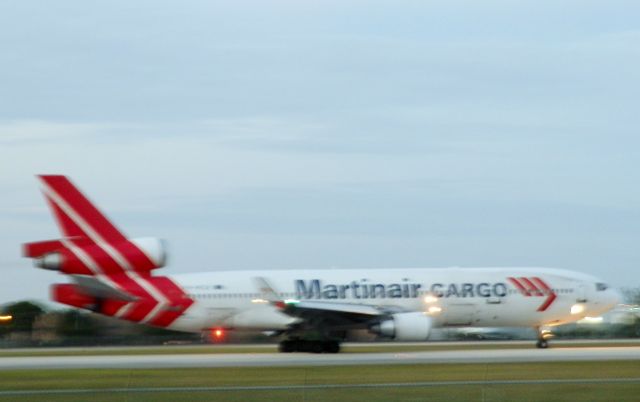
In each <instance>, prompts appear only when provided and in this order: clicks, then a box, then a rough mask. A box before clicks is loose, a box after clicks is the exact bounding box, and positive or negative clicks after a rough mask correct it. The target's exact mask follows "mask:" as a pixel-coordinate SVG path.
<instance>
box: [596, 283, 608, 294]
mask: <svg viewBox="0 0 640 402" xmlns="http://www.w3.org/2000/svg"><path fill="white" fill-rule="evenodd" d="M608 287H609V286H607V284H606V283H602V282H598V283H596V290H597V291H598V292H602V291H604V290H607V288H608Z"/></svg>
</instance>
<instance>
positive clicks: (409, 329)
mask: <svg viewBox="0 0 640 402" xmlns="http://www.w3.org/2000/svg"><path fill="white" fill-rule="evenodd" d="M432 327H433V321H432V318H431V317H429V316H427V315H425V314H424V313H422V312H419V311H418V312H411V313H397V314H393V315H391V318H389V319H386V320H384V321H382V322H380V323H379V324H377V325H375V326H373V327H372V328H371V332H373V333H375V334H378V335H382V336H386V337H389V338H392V339H395V340H397V341H424V340H426V339H427V338H429V333H430V332H431V328H432Z"/></svg>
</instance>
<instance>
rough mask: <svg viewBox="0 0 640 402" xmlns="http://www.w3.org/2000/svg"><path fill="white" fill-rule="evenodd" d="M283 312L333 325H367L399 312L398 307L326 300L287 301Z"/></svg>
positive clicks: (313, 321) (308, 320)
mask: <svg viewBox="0 0 640 402" xmlns="http://www.w3.org/2000/svg"><path fill="white" fill-rule="evenodd" d="M283 312H284V313H285V314H288V315H290V316H293V317H299V318H301V319H303V320H304V321H306V322H307V323H309V324H317V323H322V324H323V325H327V326H331V327H343V328H357V327H366V326H367V325H368V324H370V323H371V322H373V321H377V320H378V319H379V318H380V317H383V316H387V315H389V314H393V313H395V312H398V309H397V308H396V307H391V306H390V307H382V306H381V307H376V306H372V305H368V304H355V303H332V302H324V301H287V302H285V304H284V308H283Z"/></svg>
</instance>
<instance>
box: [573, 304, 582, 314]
mask: <svg viewBox="0 0 640 402" xmlns="http://www.w3.org/2000/svg"><path fill="white" fill-rule="evenodd" d="M583 312H584V304H582V303H576V304H574V305H573V306H571V314H573V315H576V314H582V313H583Z"/></svg>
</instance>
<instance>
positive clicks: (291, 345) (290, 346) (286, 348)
mask: <svg viewBox="0 0 640 402" xmlns="http://www.w3.org/2000/svg"><path fill="white" fill-rule="evenodd" d="M278 350H279V351H280V352H281V353H291V352H295V351H296V347H295V342H294V341H289V340H287V341H282V342H280V344H279V345H278Z"/></svg>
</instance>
